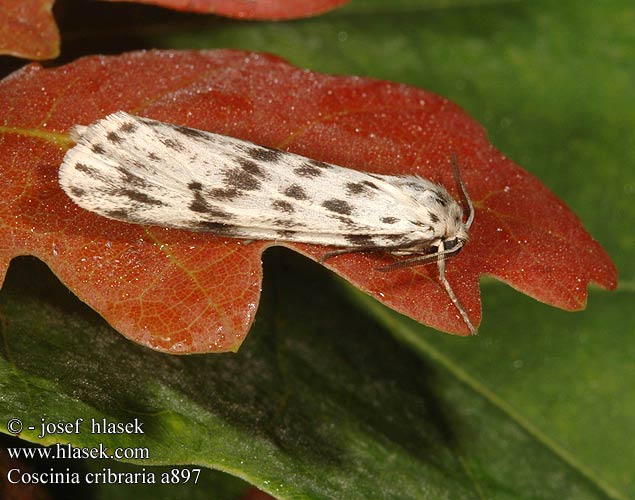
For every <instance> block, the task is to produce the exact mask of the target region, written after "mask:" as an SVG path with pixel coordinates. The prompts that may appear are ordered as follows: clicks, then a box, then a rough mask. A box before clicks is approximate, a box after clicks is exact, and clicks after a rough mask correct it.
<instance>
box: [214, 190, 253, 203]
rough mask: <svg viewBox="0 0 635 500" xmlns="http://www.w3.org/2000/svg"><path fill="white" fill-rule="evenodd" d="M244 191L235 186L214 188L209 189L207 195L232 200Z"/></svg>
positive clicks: (221, 199)
mask: <svg viewBox="0 0 635 500" xmlns="http://www.w3.org/2000/svg"><path fill="white" fill-rule="evenodd" d="M243 194H244V192H242V191H238V189H235V188H214V189H210V191H209V195H210V196H211V197H212V198H214V199H216V200H219V201H232V200H235V199H236V198H240V197H241V196H243Z"/></svg>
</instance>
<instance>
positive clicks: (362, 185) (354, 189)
mask: <svg viewBox="0 0 635 500" xmlns="http://www.w3.org/2000/svg"><path fill="white" fill-rule="evenodd" d="M376 190H377V186H376V185H375V184H374V183H372V182H370V181H362V182H347V183H346V192H347V193H348V194H350V195H352V196H359V195H364V196H369V195H370V196H372V195H373V194H374V193H373V191H376Z"/></svg>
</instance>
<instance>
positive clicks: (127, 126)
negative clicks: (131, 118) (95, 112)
mask: <svg viewBox="0 0 635 500" xmlns="http://www.w3.org/2000/svg"><path fill="white" fill-rule="evenodd" d="M135 130H137V125H136V124H135V123H134V122H125V123H122V124H121V126H120V127H119V131H120V132H123V133H124V134H131V133H133V132H134V131H135Z"/></svg>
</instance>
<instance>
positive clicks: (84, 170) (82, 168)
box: [75, 163, 99, 179]
mask: <svg viewBox="0 0 635 500" xmlns="http://www.w3.org/2000/svg"><path fill="white" fill-rule="evenodd" d="M75 170H77V171H78V172H81V173H82V174H86V175H87V176H88V177H92V178H93V179H97V178H99V174H98V173H97V172H96V171H95V170H93V169H92V168H90V167H89V166H88V165H85V164H83V163H76V164H75Z"/></svg>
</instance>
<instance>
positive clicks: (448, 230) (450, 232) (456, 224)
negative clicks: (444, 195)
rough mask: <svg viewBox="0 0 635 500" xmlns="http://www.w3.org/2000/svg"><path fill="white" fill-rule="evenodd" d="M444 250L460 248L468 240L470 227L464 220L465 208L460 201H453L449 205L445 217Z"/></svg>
mask: <svg viewBox="0 0 635 500" xmlns="http://www.w3.org/2000/svg"><path fill="white" fill-rule="evenodd" d="M441 239H442V241H443V250H448V251H451V250H457V251H458V250H460V249H461V247H462V246H463V245H464V244H465V242H466V241H467V240H468V228H467V225H466V223H465V222H464V221H463V210H461V207H460V206H459V204H458V203H456V202H453V203H451V204H450V206H449V207H448V212H447V217H446V218H445V231H444V233H443V236H442V238H441Z"/></svg>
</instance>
